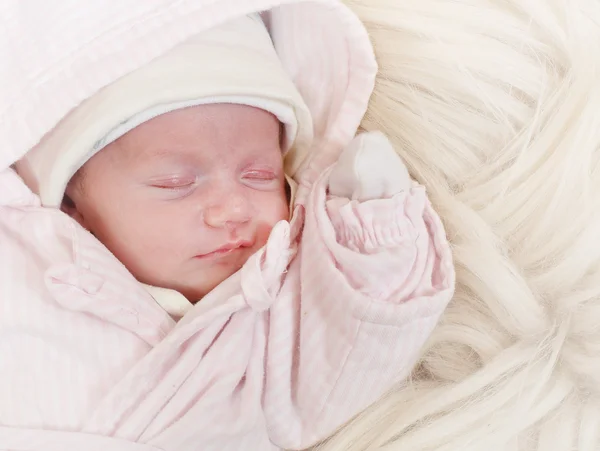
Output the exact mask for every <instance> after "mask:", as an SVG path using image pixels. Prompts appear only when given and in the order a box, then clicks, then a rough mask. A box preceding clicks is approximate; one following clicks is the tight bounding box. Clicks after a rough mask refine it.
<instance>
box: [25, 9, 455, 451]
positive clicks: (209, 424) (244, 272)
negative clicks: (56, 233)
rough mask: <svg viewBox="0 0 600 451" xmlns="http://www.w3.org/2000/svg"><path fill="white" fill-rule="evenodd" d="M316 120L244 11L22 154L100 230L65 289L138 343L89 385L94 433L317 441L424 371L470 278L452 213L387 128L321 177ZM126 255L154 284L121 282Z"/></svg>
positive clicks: (196, 441)
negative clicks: (427, 350)
mask: <svg viewBox="0 0 600 451" xmlns="http://www.w3.org/2000/svg"><path fill="white" fill-rule="evenodd" d="M248 43H253V44H252V45H253V46H254V47H252V48H253V49H255V50H256V49H259V50H260V51H257V52H255V53H252V52H249V51H247V47H248V45H249V44H248ZM240 49H246V50H244V51H240ZM193 59H197V60H200V61H202V64H201V65H198V72H197V73H195V72H194V70H195V66H194V64H193V63H191V62H189V61H190V60H193ZM253 59H254V60H253ZM182 61H183V62H185V63H184V64H181V62H182ZM240 65H241V66H240ZM239 67H243V70H241V71H240V70H232V68H239ZM190 73H191V74H192V75H193V76H190ZM312 125H313V124H311V122H310V111H309V110H308V107H307V106H306V105H305V104H304V102H303V100H302V98H301V96H300V94H299V93H298V92H297V91H296V89H295V87H294V85H293V83H292V82H291V80H289V78H288V76H287V74H285V73H284V71H283V70H282V69H281V67H280V66H278V62H277V55H276V53H275V52H274V49H273V47H272V44H271V42H270V39H269V37H268V33H267V32H266V29H265V27H264V25H263V24H262V22H261V21H260V18H257V17H245V18H243V19H240V20H238V21H234V23H230V24H226V25H224V26H221V27H219V28H217V29H215V30H211V31H210V32H209V33H207V34H206V35H202V36H199V37H197V38H195V39H194V40H191V41H189V42H187V43H186V44H184V45H182V46H180V47H178V48H176V49H173V50H172V51H171V52H169V53H167V54H166V55H165V56H163V57H161V58H159V59H158V60H155V61H153V62H152V63H150V64H149V65H148V66H146V67H144V68H142V69H141V70H139V71H137V72H133V73H132V74H130V75H129V76H127V77H124V78H123V79H121V80H117V81H116V82H114V83H113V84H112V85H110V86H108V87H107V88H106V89H105V90H104V91H101V92H99V93H98V94H97V95H96V96H95V97H93V98H91V99H89V100H88V101H87V102H85V103H84V104H82V105H81V106H80V107H78V109H77V110H75V112H74V113H72V114H71V115H70V116H69V117H67V118H66V119H65V120H64V121H63V122H62V123H61V124H59V126H58V127H57V128H56V129H55V130H53V132H52V134H51V135H49V136H48V137H47V138H46V140H45V141H44V142H42V143H41V144H40V146H38V148H36V149H35V150H34V151H33V152H31V154H30V155H28V156H27V157H26V158H25V159H24V160H23V161H22V162H20V163H19V165H18V171H19V173H20V174H21V175H22V177H23V179H24V180H26V181H27V182H28V184H29V186H30V187H32V188H33V189H34V190H36V191H37V192H38V193H39V195H40V197H41V199H42V201H43V202H44V203H45V205H47V206H56V207H60V208H61V209H62V210H63V211H64V212H66V213H67V214H68V215H69V216H70V217H72V218H73V219H75V220H76V221H77V222H78V223H79V224H80V225H81V226H82V228H83V229H86V230H87V231H89V232H91V235H93V236H91V235H89V234H85V233H84V232H81V230H82V229H77V230H78V231H76V232H74V233H75V237H76V238H74V241H73V246H74V247H75V248H76V251H75V252H74V253H75V255H76V256H79V257H78V258H80V259H82V261H80V263H77V262H76V263H75V265H74V266H69V269H67V270H66V272H64V271H63V269H60V270H57V272H55V273H52V274H51V275H50V276H49V278H48V280H49V281H50V282H49V286H50V288H51V289H52V290H54V291H53V296H54V298H55V299H56V302H57V303H58V304H60V305H61V306H65V308H68V309H75V310H76V311H78V312H81V311H84V312H87V313H88V314H92V315H93V316H95V317H97V318H100V319H101V321H102V322H103V324H105V325H106V326H103V328H102V329H94V328H92V327H90V330H89V332H88V333H87V335H86V337H85V338H83V337H82V341H85V342H86V343H109V342H111V340H112V342H114V343H117V342H118V343H119V349H118V350H115V349H112V350H111V352H112V354H110V358H114V359H116V358H118V356H119V355H120V354H123V355H125V354H128V353H129V352H130V353H131V354H132V355H133V354H135V355H136V356H138V357H136V359H135V362H134V363H131V361H130V360H127V362H129V363H127V364H125V363H120V364H119V365H120V367H127V368H128V370H127V371H126V372H125V373H118V376H115V377H113V376H112V375H109V376H106V375H104V376H102V377H104V379H102V380H101V378H100V376H98V375H97V374H96V373H94V372H93V371H89V372H86V373H85V374H84V373H81V374H79V376H80V377H82V378H84V379H85V381H84V382H82V383H81V384H78V383H76V382H73V380H70V384H71V387H72V393H73V400H72V402H71V400H70V399H68V400H65V402H71V404H72V405H70V410H69V412H80V416H81V417H85V418H86V420H85V421H83V420H82V421H83V422H82V423H81V424H80V425H79V426H77V427H80V428H81V429H82V430H83V431H87V432H90V431H91V432H93V433H98V431H100V432H101V433H102V434H104V435H108V436H115V437H120V438H122V439H126V440H131V441H136V442H140V443H148V444H151V445H153V446H156V447H159V448H161V449H177V448H178V447H177V445H176V444H180V445H181V447H182V448H185V447H184V445H183V444H189V446H192V444H193V447H192V448H190V449H203V450H206V449H220V450H221V449H248V450H250V449H256V450H259V449H260V450H263V449H282V448H288V449H302V448H305V447H307V446H310V445H311V444H313V443H315V442H316V441H318V440H321V439H323V438H325V437H327V435H329V434H330V433H331V432H333V430H335V428H337V427H339V426H340V425H342V424H343V423H344V422H346V421H347V420H349V419H350V418H351V417H352V416H353V415H355V414H357V413H358V412H359V411H360V410H361V409H363V408H365V407H366V406H368V405H369V404H370V403H372V402H374V401H375V400H376V399H377V398H378V397H379V396H380V395H382V394H383V393H384V392H385V391H386V390H388V389H390V388H391V387H392V386H393V384H395V383H396V382H398V381H401V380H402V379H403V378H405V377H406V376H407V375H408V374H409V372H410V370H411V367H412V366H413V365H414V363H415V362H416V360H417V358H418V356H419V354H420V352H421V348H422V346H423V344H424V342H425V340H426V339H427V337H428V335H429V333H430V332H431V330H432V329H433V327H434V326H435V324H436V322H437V320H438V318H439V316H440V314H441V313H442V311H443V310H444V308H445V306H446V304H447V303H448V301H449V300H450V298H451V296H452V292H453V283H454V279H453V277H454V276H453V274H454V273H453V269H452V264H451V257H450V252H449V247H448V243H447V241H446V239H445V236H444V233H443V228H442V226H441V222H440V221H439V218H438V217H437V215H436V214H435V213H434V211H433V210H432V208H431V206H430V204H429V202H428V200H427V198H426V195H425V191H424V189H423V188H422V187H420V186H418V185H417V184H416V183H414V182H411V181H410V179H409V176H408V172H407V170H406V168H405V166H404V165H403V163H402V161H401V160H400V158H399V157H398V156H397V154H396V153H395V152H394V150H393V149H392V147H391V145H390V144H389V142H388V141H387V139H386V138H385V137H384V136H383V135H381V134H377V133H374V134H364V135H360V136H359V137H357V138H356V139H355V140H354V141H353V142H352V143H351V144H350V145H349V146H348V147H347V148H346V149H343V151H342V153H341V156H340V158H339V159H338V160H337V161H336V162H335V163H334V164H333V165H331V166H330V167H329V169H327V170H325V171H324V172H323V173H322V174H321V175H319V176H318V177H317V178H316V179H313V180H310V183H308V182H307V180H309V179H308V178H305V177H304V176H303V174H306V173H308V172H310V167H311V161H313V160H312V159H313V158H318V157H319V151H321V150H322V149H320V148H319V146H318V144H317V143H313V142H312V141H311V138H312ZM315 126H317V127H318V124H315ZM303 171H304V172H303ZM296 181H299V186H297V183H296ZM98 241H99V242H101V243H102V244H103V246H105V247H106V249H107V250H108V251H110V253H108V252H105V253H103V252H102V251H101V250H98V246H97V244H95V243H98ZM77 246H79V247H77ZM113 256H114V257H113ZM115 257H116V259H118V260H119V261H120V262H121V263H122V264H123V265H124V266H125V267H126V268H127V272H128V273H130V274H131V275H133V276H134V277H135V280H137V281H138V282H140V283H141V284H143V286H144V288H143V290H142V289H139V290H138V288H137V287H136V286H135V284H136V283H138V282H135V283H134V282H133V281H132V280H133V279H132V280H129V279H127V277H126V274H125V272H123V273H122V274H121V273H120V275H119V276H118V277H117V276H114V278H112V279H111V277H112V276H111V277H109V276H106V274H105V271H104V269H103V268H104V266H103V265H105V262H109V261H110V259H111V258H115ZM98 262H104V263H102V264H101V263H98ZM61 271H63V272H61ZM113 279H118V280H124V281H125V282H122V283H123V284H124V285H122V286H121V285H118V284H117V282H111V280H113ZM119 283H121V282H119ZM138 285H139V284H138ZM123 287H124V288H123ZM73 288H76V289H75V290H74V289H73ZM123 293H127V296H125V295H124V294H123ZM143 293H149V296H148V297H145V295H144V294H143ZM150 296H151V297H150ZM152 299H153V300H154V301H156V303H153V302H154V301H152ZM83 300H85V302H83ZM99 300H100V301H101V302H99ZM198 301H202V302H198ZM74 306H76V307H74ZM132 312H133V313H132ZM129 314H132V315H133V316H132V317H131V318H132V319H131V320H129V319H128V318H129V317H128V315H129ZM161 315H162V316H161ZM171 318H173V319H175V320H177V321H178V322H177V323H175V322H170V321H171ZM115 324H116V325H118V327H119V328H120V329H121V330H120V331H119V332H118V333H122V329H124V330H127V331H129V332H131V333H132V334H131V336H128V337H125V338H120V339H119V340H118V341H117V340H115V339H114V336H116V335H114V336H109V335H108V334H109V329H110V327H112V325H115ZM157 324H160V325H159V326H157ZM109 325H110V327H109ZM152 331H156V332H152ZM165 331H166V332H165ZM110 333H112V332H110ZM114 333H115V334H116V333H117V332H114ZM149 334H150V335H149ZM134 336H135V337H136V338H135V340H137V339H139V338H141V339H142V341H144V345H143V346H148V347H147V348H143V346H142V345H141V344H139V343H138V344H135V345H134V344H130V343H133V341H132V340H134V338H132V337H134ZM110 337H113V338H110ZM149 337H150V338H149ZM157 337H159V338H157ZM136 343H137V342H136ZM128 346H129V347H128ZM136 346H137V347H136ZM139 346H142V348H143V349H144V350H143V351H140V350H139V349H140V348H139ZM132 349H135V351H132ZM128 350H129V351H128ZM98 352H101V351H98ZM136 353H137V354H136ZM140 353H141V354H140ZM140 355H141V356H140ZM119 365H117V364H115V365H113V367H115V368H117V367H119ZM57 371H58V369H57ZM102 374H104V373H102ZM79 376H78V377H79ZM70 377H73V376H72V375H71V376H70ZM107 381H108V382H107ZM86 387H87V388H86ZM89 387H94V390H93V393H94V396H96V397H94V396H92V395H91V394H89V393H88V392H86V391H85V390H88V391H89V390H90V389H89ZM102 387H103V388H102ZM78 390H80V391H81V393H79V392H77V391H78ZM81 399H85V403H82V402H81V401H80V400H81ZM90 405H92V406H93V407H92V409H91V411H90ZM190 425H193V427H190ZM186 449H187V448H186Z"/></svg>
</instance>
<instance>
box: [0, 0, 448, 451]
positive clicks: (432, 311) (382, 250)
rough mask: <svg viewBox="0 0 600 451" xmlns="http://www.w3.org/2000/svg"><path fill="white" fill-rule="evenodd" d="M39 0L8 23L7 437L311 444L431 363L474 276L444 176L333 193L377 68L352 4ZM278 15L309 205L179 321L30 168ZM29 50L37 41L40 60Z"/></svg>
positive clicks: (300, 203)
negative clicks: (62, 132)
mask: <svg viewBox="0 0 600 451" xmlns="http://www.w3.org/2000/svg"><path fill="white" fill-rule="evenodd" d="M22 4H23V3H22V2H20V1H17V0H14V1H10V2H8V3H7V5H6V6H5V7H4V10H3V11H2V14H0V17H1V18H0V21H2V22H3V25H6V26H3V27H2V30H3V33H5V34H6V36H3V38H4V39H2V40H0V43H1V44H0V45H1V46H4V47H0V54H2V55H7V60H8V61H9V64H7V65H5V66H4V67H3V68H2V69H0V70H1V71H2V72H1V74H2V77H3V81H4V83H2V84H1V87H0V105H2V110H1V111H0V171H1V172H0V308H1V309H2V311H1V314H0V333H2V340H1V341H0V377H1V378H2V383H1V384H0V399H2V402H1V403H0V449H11V450H73V451H75V450H82V449H85V450H94V449H97V450H106V449H111V450H124V451H125V450H132V451H133V450H165V451H167V450H168V451H171V450H173V451H180V450H181V451H184V450H197V449H202V450H211V449H214V450H270V449H272V450H278V449H302V448H305V447H308V446H310V445H311V444H313V443H315V442H317V441H319V440H322V439H324V438H326V437H327V436H328V435H329V434H331V433H332V432H333V431H334V430H335V429H336V428H337V427H339V426H340V425H341V424H343V423H344V422H346V421H347V420H349V419H350V418H351V417H352V416H353V415H355V414H357V413H358V412H360V410H362V409H363V408H365V407H366V406H368V405H369V404H370V403H372V402H373V401H375V400H376V399H377V398H378V397H379V396H381V394H383V393H384V392H385V391H386V390H388V389H389V388H390V387H391V386H392V385H393V384H394V383H396V382H398V381H401V380H402V379H404V378H405V377H406V376H407V375H408V374H409V372H410V371H411V369H412V367H413V365H414V364H415V362H416V361H417V359H418V357H419V353H420V350H421V348H422V345H423V343H424V342H425V340H426V339H427V337H428V335H429V334H430V332H431V330H432V329H433V327H434V326H435V324H436V323H437V320H438V318H439V316H440V315H441V313H442V312H443V310H444V308H445V306H446V304H447V303H448V301H449V300H450V297H451V296H452V293H453V288H454V270H453V267H452V262H451V255H450V250H449V246H448V243H447V241H446V238H445V234H444V231H443V227H442V225H441V222H440V220H439V218H438V217H437V215H436V214H435V212H434V211H433V210H432V208H431V206H430V204H429V202H428V200H427V198H426V195H425V191H424V189H423V188H422V187H419V186H416V185H415V186H414V187H411V188H410V189H408V190H404V191H402V192H399V193H395V194H394V195H393V196H390V197H389V198H385V199H378V200H372V201H367V202H359V201H358V200H354V201H352V200H344V199H337V198H335V199H332V198H330V197H329V196H328V194H327V189H328V183H329V182H328V180H329V175H330V174H331V172H332V168H331V164H332V163H334V162H335V161H336V160H337V158H338V156H339V155H340V153H341V152H342V151H343V149H345V148H346V147H347V146H348V145H349V143H350V142H351V140H352V138H353V137H354V134H355V133H356V130H357V128H358V125H359V123H360V120H361V118H362V115H363V114H364V112H365V110H366V107H367V103H368V99H369V96H370V93H371V91H372V89H373V82H374V77H375V73H376V65H375V62H374V56H373V52H372V48H371V46H370V43H369V41H368V37H367V35H366V33H365V30H364V29H363V28H362V26H361V24H360V22H359V21H358V19H357V18H356V17H355V16H354V15H353V14H352V13H351V12H350V11H349V10H348V9H347V8H346V7H344V6H343V5H342V4H341V3H339V2H337V1H313V2H299V1H287V2H286V1H258V0H257V1H254V0H239V1H225V0H221V1H194V2H191V1H190V2H186V1H182V2H176V3H173V2H169V1H166V0H153V1H150V2H143V3H141V2H134V1H129V0H125V1H122V2H118V4H117V3H115V2H94V3H91V4H90V3H82V2H75V1H63V2H61V3H60V5H54V6H52V5H49V4H48V3H45V2H41V1H31V2H29V5H28V8H27V10H25V9H24V8H23V7H22ZM263 10H269V11H268V12H266V13H264V17H265V19H266V22H267V23H268V27H269V32H270V35H271V37H272V39H273V42H274V45H275V49H276V50H277V55H278V57H279V60H280V61H281V65H282V68H283V70H284V71H285V72H286V73H287V74H289V77H290V79H291V80H292V81H293V83H294V85H295V88H296V89H297V91H298V93H299V94H300V95H301V97H302V98H301V100H298V101H295V102H291V103H287V102H285V101H284V100H282V99H279V100H276V102H279V103H278V105H279V106H278V107H275V108H276V109H277V108H279V107H281V106H282V105H283V109H277V111H281V112H282V113H281V115H282V116H285V114H286V113H285V111H286V109H285V108H286V106H287V107H290V105H292V106H291V108H293V109H294V110H295V112H296V114H295V116H296V120H297V121H298V124H296V128H293V127H292V128H293V129H294V130H296V131H295V132H294V133H293V135H294V137H295V138H298V136H299V137H300V138H298V140H297V142H296V143H295V144H296V145H295V147H294V152H295V154H294V153H291V154H290V158H291V159H292V160H293V161H292V163H290V165H289V166H288V167H289V168H291V169H290V172H291V173H292V174H293V175H294V177H295V179H296V181H297V182H298V185H299V187H298V193H297V196H296V199H295V203H294V214H293V216H292V218H291V220H290V222H289V223H288V222H281V223H279V224H277V226H276V227H275V228H274V229H273V231H272V233H271V236H270V238H269V241H268V243H267V245H266V246H265V248H263V249H262V250H261V251H260V252H259V253H258V254H256V255H254V256H253V257H252V258H250V260H249V261H248V262H247V263H246V264H245V265H244V267H243V268H242V270H241V271H239V272H238V273H236V274H235V275H234V276H232V277H231V278H230V279H228V280H226V281H225V282H223V283H222V284H221V285H219V286H218V287H217V288H216V289H215V290H214V291H213V292H211V293H210V294H209V295H208V296H206V297H205V298H204V299H203V300H202V301H201V302H199V303H197V304H196V305H195V306H194V307H193V308H192V309H191V310H190V311H189V312H188V313H187V314H186V315H185V316H184V317H183V318H182V319H181V320H180V321H179V322H175V321H174V320H173V319H172V318H171V317H170V316H169V315H168V314H167V312H165V310H164V309H162V308H161V307H160V306H159V305H158V304H157V303H156V302H154V300H153V298H152V296H150V294H149V292H148V291H147V290H146V289H145V288H144V287H143V286H142V285H141V284H140V283H138V282H137V281H136V280H135V279H134V277H133V276H132V275H131V274H130V273H129V272H128V271H127V270H126V269H125V268H124V267H123V266H122V265H121V264H120V263H119V262H118V261H117V260H116V258H115V257H114V256H113V255H112V254H111V253H110V252H108V250H107V249H106V248H105V247H104V246H103V245H102V244H101V243H99V242H98V241H97V240H96V239H95V238H94V237H93V236H91V235H90V234H89V233H87V232H86V231H85V230H84V229H83V228H81V227H80V226H79V225H78V224H76V223H75V222H74V221H73V220H72V219H71V218H69V217H68V216H66V215H65V214H63V213H62V212H61V211H59V210H58V209H56V208H50V207H46V206H42V203H44V204H45V205H51V204H52V199H54V200H56V199H58V197H60V193H59V194H55V195H54V197H52V196H50V197H48V199H46V200H44V199H42V201H43V202H42V201H40V198H39V197H38V196H37V195H36V194H34V193H33V192H32V191H31V190H30V189H29V187H28V186H27V185H26V184H25V183H24V182H23V180H22V179H21V178H20V177H19V176H18V175H17V174H16V172H15V171H14V170H13V169H11V168H9V166H10V165H11V164H13V163H15V162H16V161H17V160H18V159H20V158H22V157H23V156H24V155H25V154H26V153H27V152H28V151H30V150H31V149H34V152H35V148H38V149H39V148H40V147H39V145H38V143H40V142H42V143H44V142H46V143H47V142H49V140H52V139H53V138H52V136H53V135H52V131H53V130H54V131H55V130H57V129H58V127H57V125H59V126H61V125H60V124H59V122H60V123H61V124H62V125H64V123H65V122H64V121H67V120H68V118H69V116H68V113H69V112H72V111H74V108H75V107H77V106H78V105H80V104H82V102H84V101H85V100H86V99H89V98H91V97H92V96H93V95H94V94H96V93H97V92H98V91H100V90H101V89H102V88H105V87H106V86H107V85H109V84H110V83H113V82H114V81H115V80H117V79H118V78H120V77H124V76H126V75H127V74H129V73H131V72H132V71H135V70H136V69H138V68H140V67H142V66H145V65H147V64H148V63H150V62H151V61H152V60H153V59H154V58H155V57H157V56H159V55H161V54H163V53H164V52H166V51H167V50H169V49H171V48H173V47H175V46H176V45H177V44H179V43H181V42H183V41H185V40H187V39H188V38H189V37H190V36H193V35H195V34H197V33H199V32H201V31H203V30H208V29H210V28H212V27H216V26H219V25H221V24H223V23H226V22H228V21H229V20H232V19H235V18H239V17H241V16H243V15H246V14H249V13H253V12H256V11H263ZM4 22H5V23H4ZM15 24H16V25H17V26H15ZM8 42H13V43H14V42H22V45H20V46H19V48H18V50H19V53H17V52H16V51H15V49H14V48H12V47H11V46H9V44H8ZM324 42H327V45H326V46H325V45H323V43H324ZM51 43H52V44H51ZM12 45H14V44H12ZM9 66H10V70H8V67H9ZM303 109H306V114H305V113H302V112H300V113H298V111H300V110H303ZM75 111H77V110H75ZM80 111H81V110H80ZM307 115H308V116H310V118H311V119H312V123H311V124H310V127H308V128H307V127H306V126H305V125H303V124H305V121H306V119H305V118H306V117H308V116H307ZM65 117H66V118H65ZM70 117H71V118H72V117H73V116H70ZM63 118H65V119H63ZM303 118H304V119H303ZM280 119H282V118H281V117H280ZM61 121H63V122H61ZM282 121H283V122H284V123H286V124H288V122H289V121H286V120H285V119H282ZM292 122H293V121H292ZM288 125H289V124H288ZM308 129H310V130H309V131H307V130H308ZM298 130H299V131H298ZM296 135H298V136H296ZM73 139H74V140H76V139H78V137H74V138H73ZM44 140H45V141H44ZM65 142H66V143H68V142H69V140H68V139H67V140H66V141H65ZM36 146H37V147H36ZM76 147H77V146H75V148H76ZM32 155H33V153H32ZM75 166H76V164H75ZM40 167H44V166H43V165H42V166H40ZM73 167H74V166H73ZM73 167H71V168H70V169H68V171H72V170H73ZM68 171H67V172H68ZM333 171H334V172H335V166H334V168H333ZM38 173H39V174H43V171H38ZM43 175H44V176H45V175H48V176H51V174H43ZM50 178H51V177H50ZM40 180H41V179H40ZM30 182H31V181H30ZM31 185H32V183H30V186H31ZM50 185H52V184H51V183H50ZM50 185H49V186H50ZM348 197H350V196H348Z"/></svg>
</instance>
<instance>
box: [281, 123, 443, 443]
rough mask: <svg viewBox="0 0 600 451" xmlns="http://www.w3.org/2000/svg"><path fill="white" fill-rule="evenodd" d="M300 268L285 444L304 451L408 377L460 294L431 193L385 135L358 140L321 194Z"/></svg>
mask: <svg viewBox="0 0 600 451" xmlns="http://www.w3.org/2000/svg"><path fill="white" fill-rule="evenodd" d="M295 264H296V265H299V272H300V275H299V276H298V277H299V281H300V284H299V285H300V299H301V302H300V315H299V316H300V325H299V342H298V348H297V349H298V356H297V359H296V364H295V369H294V371H295V375H294V376H295V380H294V381H293V382H294V384H293V391H294V392H295V393H294V394H293V398H294V399H295V400H296V403H297V409H298V412H299V414H300V417H301V420H302V424H303V430H302V434H301V435H302V437H301V438H300V439H299V441H298V442H295V443H290V442H287V440H283V441H284V442H286V443H285V445H288V447H289V448H292V447H293V448H296V449H297V448H301V447H302V446H308V445H310V444H311V443H313V442H314V441H315V440H320V439H323V438H325V437H326V436H327V435H329V434H330V433H331V432H333V431H334V430H335V429H336V428H337V427H338V426H340V425H342V424H343V423H345V422H346V421H347V420H349V419H350V418H351V417H353V416H354V415H356V414H357V413H359V412H360V411H361V410H362V409H364V408H365V407H367V406H368V405H369V404H371V403H373V402H374V401H376V400H377V399H378V398H379V397H380V396H381V395H382V394H383V393H384V392H385V391H387V390H389V389H390V388H392V386H393V385H394V384H395V383H396V382H398V381H400V380H402V379H404V378H406V377H407V376H408V374H409V373H410V371H411V370H412V368H413V366H414V365H415V363H416V361H417V360H418V358H419V356H420V353H421V349H422V347H423V344H424V343H425V341H426V340H427V338H428V336H429V335H430V333H431V331H432V330H433V328H434V326H435V325H436V323H437V321H438V319H439V316H440V315H441V313H442V312H443V310H444V308H445V307H446V305H447V303H448V301H449V300H450V298H451V296H452V294H453V289H454V270H453V265H452V261H451V254H450V248H449V244H448V242H447V240H446V237H445V233H444V230H443V227H442V224H441V221H440V220H439V218H438V216H437V215H436V214H435V212H434V211H433V209H432V207H431V205H430V203H429V201H428V199H427V197H426V193H425V190H424V188H423V187H421V186H418V185H416V184H415V183H414V182H412V181H411V180H410V178H409V176H408V171H407V170H406V167H405V166H404V164H403V162H402V161H401V159H400V158H399V157H398V155H397V154H396V153H395V152H394V150H393V148H392V147H391V145H390V144H389V141H388V140H387V139H386V138H385V137H384V136H383V135H381V134H366V135H362V136H361V137H359V138H357V139H356V140H355V141H354V142H353V143H352V145H351V146H350V147H349V148H348V149H347V150H346V151H345V152H344V154H343V155H342V156H341V158H340V160H339V161H338V163H336V165H334V167H333V168H331V169H330V170H329V171H327V172H326V173H325V174H324V175H323V176H322V177H321V179H320V180H318V181H317V182H316V184H315V185H314V187H313V189H312V193H311V195H310V196H309V200H308V201H307V205H306V220H305V229H304V232H303V237H302V243H301V246H300V252H299V255H298V258H297V261H296V262H295ZM273 420H276V418H273ZM288 437H289V435H288ZM282 438H283V437H282ZM282 445H283V444H282ZM290 445H291V446H290Z"/></svg>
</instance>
